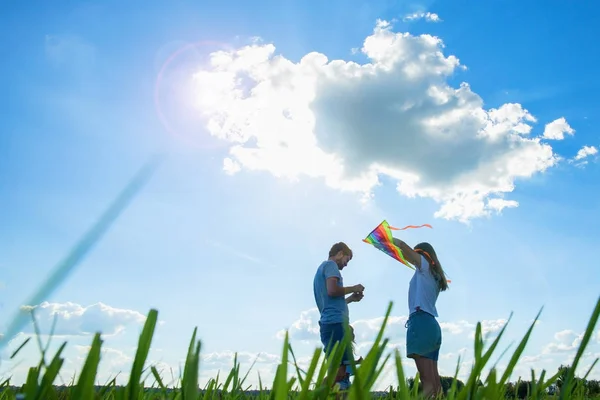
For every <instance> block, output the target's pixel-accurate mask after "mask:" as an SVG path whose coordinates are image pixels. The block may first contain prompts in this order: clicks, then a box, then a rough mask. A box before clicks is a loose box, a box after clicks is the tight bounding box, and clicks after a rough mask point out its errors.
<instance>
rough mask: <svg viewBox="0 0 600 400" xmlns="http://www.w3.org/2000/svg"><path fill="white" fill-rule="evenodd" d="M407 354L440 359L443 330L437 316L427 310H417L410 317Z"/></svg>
mask: <svg viewBox="0 0 600 400" xmlns="http://www.w3.org/2000/svg"><path fill="white" fill-rule="evenodd" d="M407 325H408V330H407V332H406V356H407V357H409V358H415V356H417V355H418V356H421V357H425V358H429V359H432V360H434V361H437V360H438V357H439V354H440V347H441V345H442V330H441V328H440V324H439V323H438V322H437V320H436V319H435V317H434V316H433V315H431V314H429V313H427V312H425V311H416V312H414V313H412V314H411V315H410V316H409V317H408V322H407Z"/></svg>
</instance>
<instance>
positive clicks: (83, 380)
mask: <svg viewBox="0 0 600 400" xmlns="http://www.w3.org/2000/svg"><path fill="white" fill-rule="evenodd" d="M101 347H102V339H100V333H96V334H95V335H94V339H93V340H92V347H91V348H90V350H89V352H88V355H87V358H86V360H85V363H84V364H83V368H82V369H81V374H80V375H79V380H78V382H77V386H75V391H74V393H73V395H74V398H75V399H92V398H93V396H94V385H95V382H96V374H97V373H98V365H99V364H100V350H101Z"/></svg>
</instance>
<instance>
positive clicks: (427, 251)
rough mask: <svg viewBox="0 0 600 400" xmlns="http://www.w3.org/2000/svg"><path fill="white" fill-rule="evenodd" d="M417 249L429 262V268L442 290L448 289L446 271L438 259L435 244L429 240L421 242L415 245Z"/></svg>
mask: <svg viewBox="0 0 600 400" xmlns="http://www.w3.org/2000/svg"><path fill="white" fill-rule="evenodd" d="M415 251H416V252H417V253H419V254H422V255H423V256H424V257H425V258H426V259H427V261H428V262H429V269H430V270H431V273H432V275H433V277H434V278H435V280H436V281H437V283H438V286H439V288H440V290H441V291H442V292H443V291H444V290H446V289H448V281H447V280H446V273H445V272H444V269H443V268H442V264H440V260H438V257H437V254H436V253H435V250H434V249H433V246H432V245H430V244H429V243H427V242H423V243H419V244H418V245H416V246H415Z"/></svg>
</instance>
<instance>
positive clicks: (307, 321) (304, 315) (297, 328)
mask: <svg viewBox="0 0 600 400" xmlns="http://www.w3.org/2000/svg"><path fill="white" fill-rule="evenodd" d="M285 331H286V330H280V331H279V332H277V334H276V337H277V338H278V339H283V338H285ZM287 331H288V337H289V338H290V339H294V340H300V341H303V342H312V341H318V340H320V339H319V309H318V308H311V309H310V310H306V311H302V312H301V313H300V318H298V319H297V320H296V321H294V322H293V323H292V325H291V326H290V327H289V328H288V329H287Z"/></svg>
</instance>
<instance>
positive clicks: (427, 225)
mask: <svg viewBox="0 0 600 400" xmlns="http://www.w3.org/2000/svg"><path fill="white" fill-rule="evenodd" d="M423 227H427V228H431V229H433V226H431V225H429V224H423V225H419V226H417V225H407V226H405V227H404V228H394V227H393V226H388V228H390V229H391V230H393V231H403V230H405V229H416V228H423Z"/></svg>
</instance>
